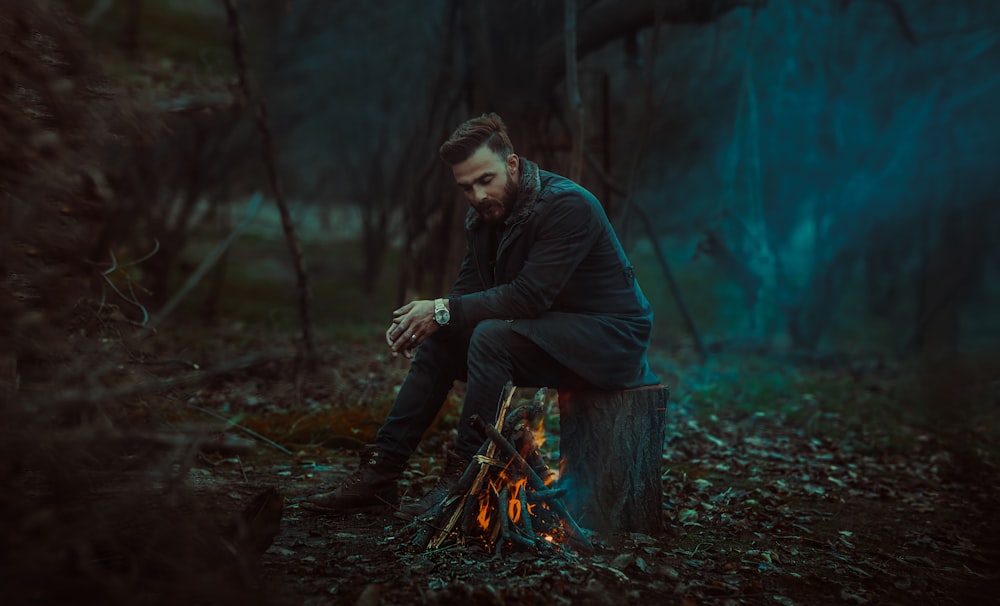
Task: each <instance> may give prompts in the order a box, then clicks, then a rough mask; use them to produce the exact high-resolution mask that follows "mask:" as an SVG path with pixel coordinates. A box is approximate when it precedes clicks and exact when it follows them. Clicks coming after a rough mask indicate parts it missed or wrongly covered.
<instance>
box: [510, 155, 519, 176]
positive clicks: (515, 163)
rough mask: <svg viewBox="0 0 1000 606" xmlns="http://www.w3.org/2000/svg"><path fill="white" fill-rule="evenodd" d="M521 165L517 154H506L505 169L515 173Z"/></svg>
mask: <svg viewBox="0 0 1000 606" xmlns="http://www.w3.org/2000/svg"><path fill="white" fill-rule="evenodd" d="M520 166H521V159H520V158H518V157H517V154H511V155H509V156H507V171H508V172H510V174H512V175H516V174H517V169H518V168H519V167H520Z"/></svg>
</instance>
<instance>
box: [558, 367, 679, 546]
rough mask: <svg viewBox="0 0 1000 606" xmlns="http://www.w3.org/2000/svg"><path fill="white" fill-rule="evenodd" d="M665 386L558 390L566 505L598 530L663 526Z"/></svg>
mask: <svg viewBox="0 0 1000 606" xmlns="http://www.w3.org/2000/svg"><path fill="white" fill-rule="evenodd" d="M669 399H670V389H669V388H668V387H666V386H663V385H652V386H648V387H640V388H636V389H628V390H624V391H584V392H574V393H560V396H559V423H560V467H561V470H562V480H561V482H560V484H561V485H562V486H565V487H567V488H568V489H569V494H568V496H567V499H566V501H567V503H566V505H567V508H568V509H569V510H570V512H571V513H572V514H573V516H574V517H575V518H576V519H577V520H578V521H579V522H580V524H581V525H582V526H583V527H585V528H590V529H592V530H596V531H598V532H601V533H617V532H643V533H647V534H656V533H658V532H661V531H662V530H663V513H662V510H663V505H662V493H663V489H662V485H661V465H662V457H663V444H664V438H665V432H666V410H667V401H668V400H669Z"/></svg>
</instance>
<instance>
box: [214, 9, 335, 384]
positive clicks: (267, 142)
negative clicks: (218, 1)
mask: <svg viewBox="0 0 1000 606" xmlns="http://www.w3.org/2000/svg"><path fill="white" fill-rule="evenodd" d="M222 3H223V4H224V5H225V8H226V16H227V18H228V20H229V29H230V32H231V34H232V38H233V58H234V59H235V61H236V71H237V76H238V77H239V83H240V90H241V91H242V93H243V96H244V97H246V100H247V102H248V103H250V104H252V105H253V109H254V118H255V121H256V124H257V131H258V132H259V133H260V137H261V143H262V145H261V148H262V149H261V151H262V153H263V156H264V164H265V166H266V167H267V176H268V179H269V180H270V182H271V188H272V190H273V193H274V201H275V203H276V204H277V205H278V212H279V213H280V215H281V227H282V229H283V230H284V232H285V240H287V242H288V247H289V249H290V251H291V254H292V265H293V266H294V268H295V278H296V282H297V285H298V292H299V315H300V317H301V319H302V341H303V346H304V348H305V358H306V363H307V365H308V366H313V365H315V363H316V359H317V358H316V339H315V337H314V334H313V333H314V330H313V319H312V295H311V292H310V288H309V275H308V273H307V272H306V262H305V257H304V255H303V254H302V246H301V244H300V243H299V239H298V236H296V234H295V223H294V221H293V220H292V213H291V212H290V211H289V209H288V202H287V201H286V200H285V193H284V188H283V187H282V184H281V179H280V177H279V176H278V166H277V162H276V161H275V158H274V144H273V141H272V138H271V128H270V126H268V123H267V105H266V104H265V103H264V100H263V99H261V98H259V97H257V96H256V95H255V94H254V91H253V87H252V86H251V83H250V77H249V75H248V69H247V63H246V52H245V46H246V45H245V43H244V36H243V27H242V26H241V25H240V15H239V12H238V11H237V10H236V3H235V0H222Z"/></svg>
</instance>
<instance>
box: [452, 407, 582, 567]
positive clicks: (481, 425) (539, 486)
mask: <svg viewBox="0 0 1000 606" xmlns="http://www.w3.org/2000/svg"><path fill="white" fill-rule="evenodd" d="M469 425H471V426H472V427H473V428H475V429H476V430H478V431H479V432H480V433H482V434H483V435H485V436H486V437H488V438H489V439H490V440H492V441H493V443H494V444H496V445H497V447H498V448H499V449H500V451H501V452H503V453H504V454H505V455H507V456H509V457H510V458H512V459H513V460H514V461H516V462H517V464H518V465H520V467H521V469H522V470H524V472H525V474H526V475H527V477H528V483H529V484H530V485H531V488H532V489H533V490H545V489H546V486H545V482H543V481H542V479H541V478H540V477H538V474H537V473H535V470H534V469H532V468H531V466H530V465H528V462H527V461H525V460H524V457H522V456H521V455H520V454H519V453H518V452H517V449H515V448H514V447H513V446H512V445H511V443H510V442H508V441H507V439H506V438H504V437H503V436H502V435H500V432H498V431H497V430H496V428H495V427H491V426H490V425H489V424H487V423H486V422H484V421H483V420H482V419H481V418H479V415H473V416H472V418H471V419H469ZM549 504H550V505H551V506H552V507H553V509H555V510H556V513H558V514H559V515H560V516H562V518H563V520H564V521H565V522H566V525H567V526H568V527H569V528H568V530H569V531H570V532H569V533H568V535H567V538H568V539H569V540H570V542H571V543H576V545H577V547H579V548H581V549H583V550H584V551H586V552H588V553H592V552H593V551H594V546H593V545H592V544H591V543H590V540H589V539H588V538H587V537H586V536H585V535H584V534H583V531H582V530H581V529H580V527H579V526H578V525H577V523H576V520H574V519H573V516H571V515H570V513H569V511H567V510H566V507H565V506H564V505H563V503H562V501H560V500H559V499H557V498H552V499H549Z"/></svg>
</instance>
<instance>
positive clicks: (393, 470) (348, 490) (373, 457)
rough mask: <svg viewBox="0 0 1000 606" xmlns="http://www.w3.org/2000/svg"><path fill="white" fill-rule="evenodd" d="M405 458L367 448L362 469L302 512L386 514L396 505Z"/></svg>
mask: <svg viewBox="0 0 1000 606" xmlns="http://www.w3.org/2000/svg"><path fill="white" fill-rule="evenodd" d="M406 459H407V458H406V457H403V456H401V455H397V454H393V453H390V452H386V451H384V450H382V449H380V448H378V447H376V446H369V447H368V448H366V449H365V450H364V451H362V452H361V465H360V466H359V467H358V469H357V471H355V472H354V473H352V474H351V475H350V476H348V477H347V479H345V480H344V481H343V482H341V484H340V486H338V487H337V488H335V489H334V490H332V491H330V492H324V493H320V494H316V495H313V496H311V497H308V498H307V499H306V500H305V502H304V503H303V509H309V510H312V511H317V512H319V513H328V514H347V513H388V512H389V511H391V510H392V509H395V508H396V507H397V506H398V505H399V477H400V476H401V475H402V474H403V468H404V466H405V465H406Z"/></svg>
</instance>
